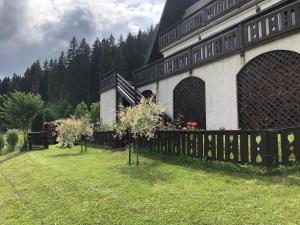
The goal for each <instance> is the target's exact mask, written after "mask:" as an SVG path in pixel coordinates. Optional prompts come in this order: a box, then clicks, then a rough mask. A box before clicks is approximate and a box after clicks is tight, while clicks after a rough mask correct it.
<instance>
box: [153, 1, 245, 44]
mask: <svg viewBox="0 0 300 225" xmlns="http://www.w3.org/2000/svg"><path fill="white" fill-rule="evenodd" d="M250 1H251V0H214V1H213V2H211V3H209V4H208V5H205V6H204V7H202V8H201V9H199V10H198V11H197V12H195V13H193V14H192V15H191V16H189V17H187V18H185V19H183V20H181V21H179V22H177V23H176V24H174V25H173V26H172V27H170V28H169V29H167V30H165V31H163V32H162V33H160V34H159V47H160V48H163V47H166V46H167V45H169V44H170V43H172V42H174V41H176V40H178V39H180V38H182V37H183V36H185V35H187V34H189V33H191V32H193V31H195V30H197V29H199V28H201V27H204V26H206V25H207V24H209V23H211V22H212V21H214V20H216V19H217V18H220V17H222V16H224V15H225V14H227V13H229V12H231V11H233V10H235V9H237V8H239V7H241V6H242V5H243V4H246V3H248V2H250Z"/></svg>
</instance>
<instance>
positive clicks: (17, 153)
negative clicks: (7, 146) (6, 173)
mask: <svg viewBox="0 0 300 225" xmlns="http://www.w3.org/2000/svg"><path fill="white" fill-rule="evenodd" d="M24 154H26V152H15V153H8V154H6V155H7V157H6V158H5V159H3V160H0V165H1V164H3V163H5V162H7V161H9V160H11V159H16V158H18V157H20V156H22V155H24Z"/></svg>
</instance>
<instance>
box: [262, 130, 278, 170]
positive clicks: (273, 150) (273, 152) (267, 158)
mask: <svg viewBox="0 0 300 225" xmlns="http://www.w3.org/2000/svg"><path fill="white" fill-rule="evenodd" d="M262 158H263V165H264V166H266V167H272V166H273V165H274V162H277V161H278V136H277V132H276V131H267V133H266V149H265V152H264V154H263V156H262Z"/></svg>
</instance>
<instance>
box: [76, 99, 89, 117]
mask: <svg viewBox="0 0 300 225" xmlns="http://www.w3.org/2000/svg"><path fill="white" fill-rule="evenodd" d="M74 115H75V119H81V118H83V117H87V116H88V115H89V110H88V107H87V106H86V104H85V103H84V102H81V103H80V104H78V105H77V107H76V110H75V112H74Z"/></svg>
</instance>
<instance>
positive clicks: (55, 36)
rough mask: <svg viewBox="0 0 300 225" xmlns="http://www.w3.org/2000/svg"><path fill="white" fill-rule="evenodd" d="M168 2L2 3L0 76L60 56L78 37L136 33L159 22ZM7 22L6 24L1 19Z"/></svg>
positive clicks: (51, 0) (57, 0)
mask: <svg viewBox="0 0 300 225" xmlns="http://www.w3.org/2000/svg"><path fill="white" fill-rule="evenodd" d="M164 2H165V0H26V1H24V0H0V30H1V31H5V32H2V33H1V32H0V49H1V54H0V75H3V74H5V75H11V74H12V73H13V72H17V73H23V72H24V70H25V68H26V67H27V66H29V64H30V63H31V62H33V61H34V60H35V59H37V58H40V59H41V60H44V59H45V58H49V57H53V56H57V55H59V51H61V50H64V48H66V47H67V45H68V42H69V41H70V39H71V38H72V37H73V36H76V37H78V39H79V38H83V37H85V38H87V40H89V41H90V42H92V41H94V39H95V38H96V37H100V38H103V37H107V36H109V34H110V33H113V34H114V35H115V36H116V37H117V36H118V35H120V34H121V33H123V34H125V33H127V32H132V33H137V32H138V30H139V29H147V28H148V27H149V26H150V25H155V24H157V23H158V22H159V18H160V16H161V12H162V9H163V5H164ZM1 20H2V21H1Z"/></svg>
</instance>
